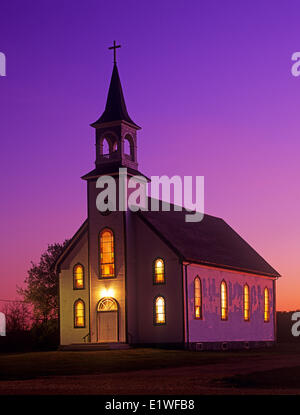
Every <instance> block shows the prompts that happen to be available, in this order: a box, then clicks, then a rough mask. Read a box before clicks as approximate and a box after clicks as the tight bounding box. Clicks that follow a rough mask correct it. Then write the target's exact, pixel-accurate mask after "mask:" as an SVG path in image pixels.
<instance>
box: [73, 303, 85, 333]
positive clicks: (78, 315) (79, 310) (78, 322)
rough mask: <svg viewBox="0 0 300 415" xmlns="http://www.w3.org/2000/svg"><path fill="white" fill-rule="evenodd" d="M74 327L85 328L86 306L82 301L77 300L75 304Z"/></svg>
mask: <svg viewBox="0 0 300 415" xmlns="http://www.w3.org/2000/svg"><path fill="white" fill-rule="evenodd" d="M74 327H76V328H83V327H85V305H84V302H83V301H82V300H77V301H75V303H74Z"/></svg>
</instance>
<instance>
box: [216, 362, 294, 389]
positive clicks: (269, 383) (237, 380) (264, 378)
mask: <svg viewBox="0 0 300 415" xmlns="http://www.w3.org/2000/svg"><path fill="white" fill-rule="evenodd" d="M221 383H222V384H223V385H224V384H225V385H227V386H230V387H235V388H260V389H300V366H294V367H283V368H279V369H271V370H266V371H262V372H253V373H249V374H245V375H235V376H231V377H227V378H223V379H222V380H221Z"/></svg>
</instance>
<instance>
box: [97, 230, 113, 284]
mask: <svg viewBox="0 0 300 415" xmlns="http://www.w3.org/2000/svg"><path fill="white" fill-rule="evenodd" d="M100 274H101V277H103V278H109V277H114V276H115V256H114V235H113V233H112V231H111V230H110V229H104V230H103V231H102V232H101V234H100Z"/></svg>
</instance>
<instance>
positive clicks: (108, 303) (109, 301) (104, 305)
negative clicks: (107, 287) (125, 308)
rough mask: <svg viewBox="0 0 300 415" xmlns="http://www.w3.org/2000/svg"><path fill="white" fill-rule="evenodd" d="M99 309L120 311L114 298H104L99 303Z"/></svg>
mask: <svg viewBox="0 0 300 415" xmlns="http://www.w3.org/2000/svg"><path fill="white" fill-rule="evenodd" d="M97 311H101V312H102V311H118V303H117V302H116V300H115V299H114V298H102V300H100V301H99V303H98V308H97Z"/></svg>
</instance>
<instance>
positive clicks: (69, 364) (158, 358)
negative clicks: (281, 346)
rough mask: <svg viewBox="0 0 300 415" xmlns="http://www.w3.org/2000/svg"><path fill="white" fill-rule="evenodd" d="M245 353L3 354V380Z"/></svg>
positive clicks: (189, 363)
mask: <svg viewBox="0 0 300 415" xmlns="http://www.w3.org/2000/svg"><path fill="white" fill-rule="evenodd" d="M241 353H243V354H249V353H250V352H200V353H199V352H198V353H197V352H191V351H184V350H162V349H148V348H147V349H146V348H143V349H129V350H107V351H106V350H101V351H88V352H86V351H72V352H71V351H53V352H33V353H20V354H0V380H9V379H14V380H16V379H32V378H37V377H42V376H63V375H80V374H91V373H94V374H95V373H112V372H127V371H133V370H147V369H160V368H168V367H181V366H197V365H203V364H214V363H218V362H222V361H223V360H224V358H226V360H227V361H228V359H230V358H237V357H238V356H240V354H241ZM252 355H254V356H255V355H256V352H252Z"/></svg>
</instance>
